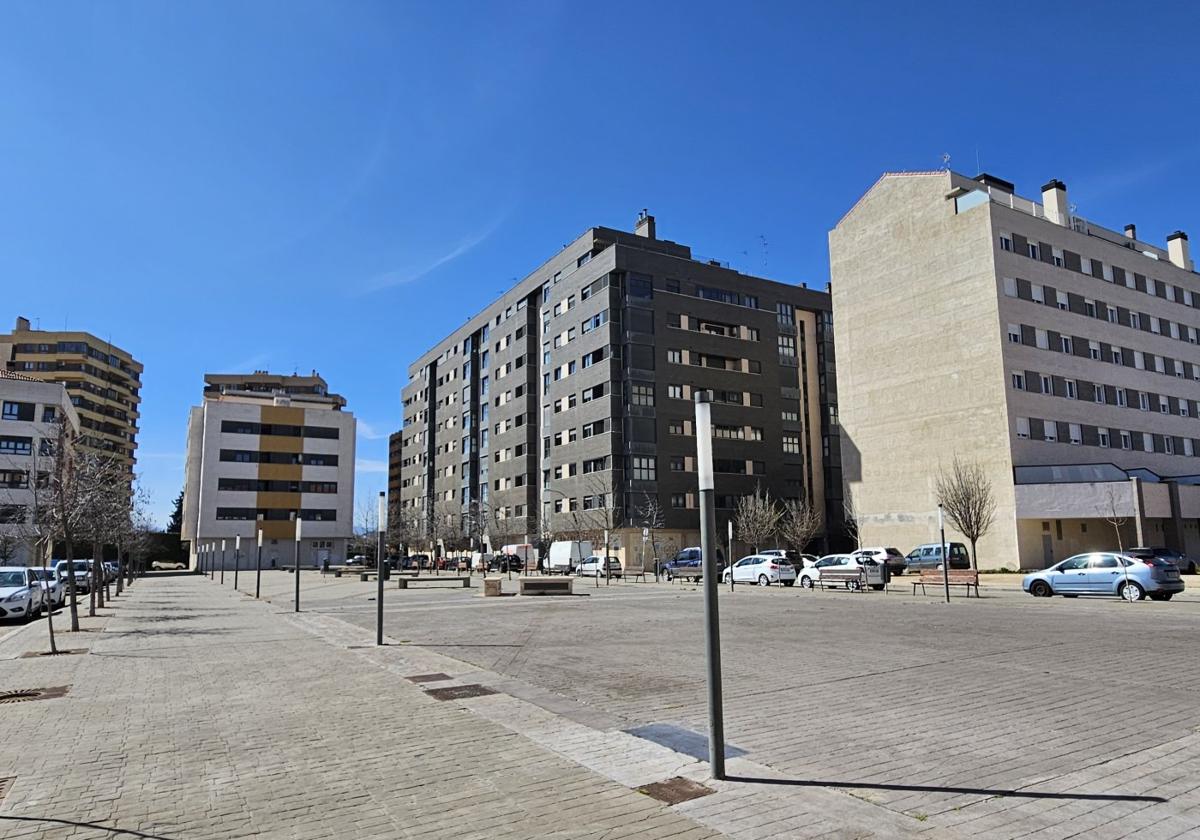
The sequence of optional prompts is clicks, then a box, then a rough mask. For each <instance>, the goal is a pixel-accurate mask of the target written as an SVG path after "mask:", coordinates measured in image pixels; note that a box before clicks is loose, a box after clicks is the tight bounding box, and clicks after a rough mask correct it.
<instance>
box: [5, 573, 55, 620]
mask: <svg viewBox="0 0 1200 840" xmlns="http://www.w3.org/2000/svg"><path fill="white" fill-rule="evenodd" d="M44 605H45V597H44V596H43V594H42V587H41V585H40V584H38V580H37V577H36V576H35V575H34V574H33V570H32V569H29V568H26V567H25V566H0V618H22V619H25V620H26V621H28V620H29V619H31V618H36V617H37V616H38V615H40V614H41V612H42V610H43V609H44Z"/></svg>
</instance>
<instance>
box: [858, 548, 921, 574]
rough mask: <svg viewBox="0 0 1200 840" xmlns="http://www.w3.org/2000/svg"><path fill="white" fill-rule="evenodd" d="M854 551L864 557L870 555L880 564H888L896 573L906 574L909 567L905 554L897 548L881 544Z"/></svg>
mask: <svg viewBox="0 0 1200 840" xmlns="http://www.w3.org/2000/svg"><path fill="white" fill-rule="evenodd" d="M854 553H855V554H856V555H859V556H862V557H870V558H871V559H873V560H874V561H875V562H876V563H879V564H880V565H886V566H887V567H888V569H889V570H890V571H891V573H892V574H894V575H902V574H904V570H905V569H906V568H907V567H908V561H907V560H905V559H904V555H903V554H901V553H900V550H899V549H896V548H891V547H884V546H882V545H880V546H872V547H869V548H860V549H859V550H858V551H856V552H854Z"/></svg>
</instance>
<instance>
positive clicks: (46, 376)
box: [0, 318, 142, 481]
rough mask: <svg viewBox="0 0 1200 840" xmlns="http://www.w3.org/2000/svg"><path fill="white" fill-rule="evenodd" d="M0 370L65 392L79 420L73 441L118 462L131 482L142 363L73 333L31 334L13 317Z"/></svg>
mask: <svg viewBox="0 0 1200 840" xmlns="http://www.w3.org/2000/svg"><path fill="white" fill-rule="evenodd" d="M0 367H3V368H4V369H6V370H9V371H12V372H14V373H19V374H22V375H24V376H28V377H31V378H33V379H38V380H41V381H43V382H57V383H60V384H62V385H63V386H64V387H65V388H66V389H67V395H68V397H70V400H71V404H72V405H74V406H75V410H76V412H77V413H78V416H79V441H80V443H81V444H82V445H83V446H85V447H86V448H88V449H90V450H92V451H94V452H99V453H102V454H106V455H110V456H112V457H113V458H115V459H117V460H118V461H120V463H121V464H123V465H124V466H125V468H126V469H127V470H128V472H129V478H130V481H132V480H133V465H134V463H135V462H136V460H137V459H136V457H135V455H136V451H137V432H138V418H139V417H140V415H139V414H138V405H139V404H140V403H141V401H142V397H141V392H142V364H141V363H140V362H138V361H137V360H136V359H134V358H133V356H131V355H130V354H129V353H128V352H126V351H125V350H122V349H121V348H120V347H117V346H116V345H114V344H113V343H112V342H111V341H109V340H107V339H102V338H97V337H96V336H94V335H92V334H91V333H87V332H81V331H78V330H40V329H32V328H31V326H30V323H29V319H28V318H17V322H16V326H15V327H14V328H13V331H12V332H11V333H8V334H6V335H2V334H0Z"/></svg>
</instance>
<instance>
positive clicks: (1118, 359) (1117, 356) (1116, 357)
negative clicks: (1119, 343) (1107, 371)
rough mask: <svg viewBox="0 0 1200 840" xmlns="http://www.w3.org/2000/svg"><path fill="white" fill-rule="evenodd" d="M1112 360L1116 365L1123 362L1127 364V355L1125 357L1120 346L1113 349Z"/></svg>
mask: <svg viewBox="0 0 1200 840" xmlns="http://www.w3.org/2000/svg"><path fill="white" fill-rule="evenodd" d="M1112 361H1113V364H1114V365H1123V364H1125V357H1124V356H1123V355H1121V348H1120V347H1114V348H1113V349H1112Z"/></svg>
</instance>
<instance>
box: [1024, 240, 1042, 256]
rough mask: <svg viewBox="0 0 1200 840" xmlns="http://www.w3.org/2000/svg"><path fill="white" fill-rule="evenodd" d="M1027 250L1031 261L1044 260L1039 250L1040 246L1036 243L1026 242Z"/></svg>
mask: <svg viewBox="0 0 1200 840" xmlns="http://www.w3.org/2000/svg"><path fill="white" fill-rule="evenodd" d="M1025 250H1026V252H1027V253H1028V254H1029V259H1031V260H1040V259H1041V258H1042V257H1041V253H1042V252H1041V249H1040V248H1038V244H1037V243H1036V242H1026V243H1025Z"/></svg>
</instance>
